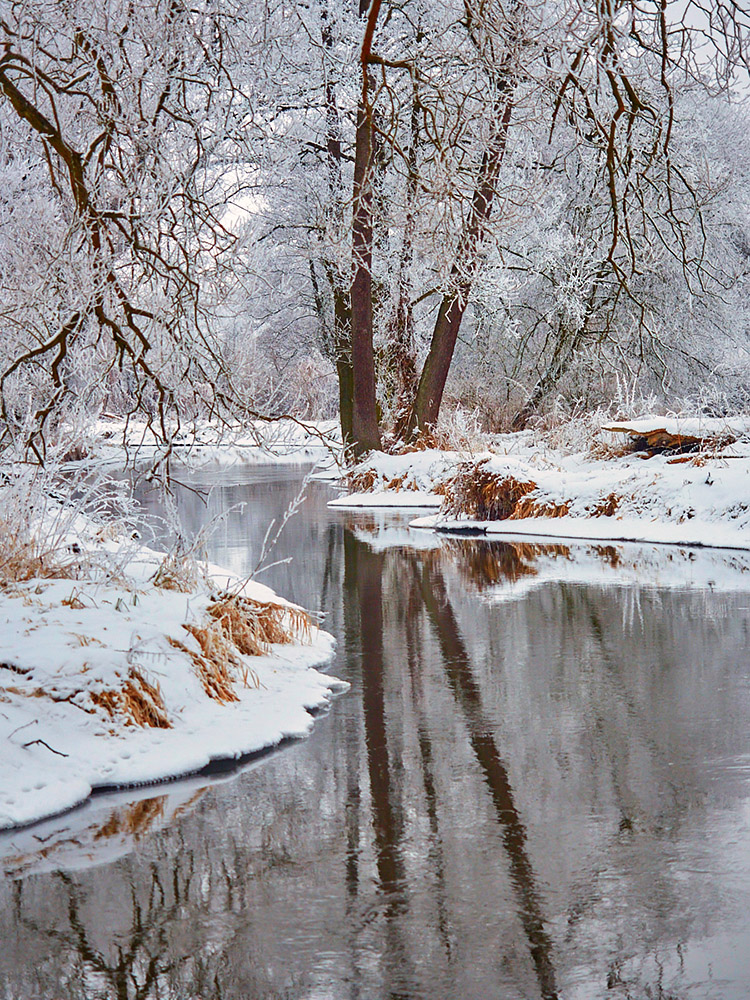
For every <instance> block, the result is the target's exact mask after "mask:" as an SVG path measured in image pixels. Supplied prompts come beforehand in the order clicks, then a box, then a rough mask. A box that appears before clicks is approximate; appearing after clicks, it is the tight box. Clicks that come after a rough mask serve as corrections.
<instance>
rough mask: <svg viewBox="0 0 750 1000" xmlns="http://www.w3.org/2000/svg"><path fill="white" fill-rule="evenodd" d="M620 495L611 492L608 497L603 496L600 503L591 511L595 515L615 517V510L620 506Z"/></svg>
mask: <svg viewBox="0 0 750 1000" xmlns="http://www.w3.org/2000/svg"><path fill="white" fill-rule="evenodd" d="M620 499H621V498H620V497H618V495H617V494H616V493H610V494H609V496H607V497H602V499H601V500H600V501H599V503H598V504H597V505H596V507H594V509H593V510H592V511H591V513H592V515H593V516H594V517H614V514H615V511H616V510H617V508H618V507H619V506H620Z"/></svg>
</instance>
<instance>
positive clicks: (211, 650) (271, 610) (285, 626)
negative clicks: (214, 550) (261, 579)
mask: <svg viewBox="0 0 750 1000" xmlns="http://www.w3.org/2000/svg"><path fill="white" fill-rule="evenodd" d="M207 614H208V617H209V622H208V623H207V624H206V625H191V624H186V625H183V628H184V629H185V631H187V632H189V633H190V634H191V635H192V636H193V638H194V639H195V640H196V642H197V643H198V646H199V647H200V653H198V652H196V651H195V650H192V649H190V648H189V647H188V646H186V645H185V644H184V643H182V642H180V641H179V640H178V639H170V640H169V641H170V643H171V644H172V646H174V647H175V649H179V650H181V651H182V652H184V653H186V654H187V655H188V656H190V658H191V659H192V661H193V664H194V666H195V671H196V674H197V676H198V679H199V680H200V682H201V684H202V685H203V690H204V691H205V692H206V694H207V695H208V697H209V698H213V699H214V700H215V701H219V702H222V703H226V702H232V701H238V697H237V694H236V693H235V691H234V685H235V683H236V682H237V681H241V682H242V684H244V686H245V687H254V688H257V687H260V679H259V677H258V675H257V674H256V673H255V671H254V670H253V669H252V668H251V667H250V666H249V665H248V664H247V663H245V662H243V660H242V658H241V657H242V656H260V655H262V654H264V653H267V652H268V651H269V649H270V647H271V645H273V644H278V643H281V644H287V643H291V642H305V641H309V639H310V618H309V616H308V615H307V614H306V612H304V611H303V610H302V609H301V608H293V607H285V606H283V605H281V604H264V603H262V602H260V601H254V600H252V599H251V598H248V597H242V596H241V595H238V594H225V595H223V596H222V597H221V598H220V599H219V600H217V601H214V602H213V603H212V604H210V605H209V607H208V611H207Z"/></svg>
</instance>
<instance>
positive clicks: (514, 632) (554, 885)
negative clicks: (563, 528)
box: [0, 470, 750, 1000]
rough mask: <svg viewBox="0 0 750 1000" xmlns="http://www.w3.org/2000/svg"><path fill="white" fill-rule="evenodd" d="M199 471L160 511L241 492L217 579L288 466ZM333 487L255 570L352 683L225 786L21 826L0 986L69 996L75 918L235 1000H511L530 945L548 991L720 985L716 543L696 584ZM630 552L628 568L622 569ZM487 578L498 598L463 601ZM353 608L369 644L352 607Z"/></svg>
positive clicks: (178, 982) (743, 652)
mask: <svg viewBox="0 0 750 1000" xmlns="http://www.w3.org/2000/svg"><path fill="white" fill-rule="evenodd" d="M193 485H194V484H193ZM216 486H217V488H216V490H215V493H214V496H213V497H212V499H211V501H210V504H209V509H208V510H206V508H205V507H204V505H203V504H202V503H201V502H200V501H199V500H198V498H197V497H196V496H195V495H194V494H191V493H189V492H185V493H184V494H183V493H181V494H180V503H181V505H182V506H181V516H182V517H183V519H184V521H185V527H186V529H187V530H188V531H189V532H190V531H195V530H196V529H197V528H198V527H199V526H200V524H201V523H202V519H205V518H206V517H210V516H212V514H213V513H214V512H215V510H217V509H218V503H224V502H231V503H234V502H235V501H238V500H243V499H245V500H248V505H247V506H246V507H245V509H244V511H242V512H239V511H237V512H235V513H233V514H232V515H231V516H230V517H229V518H228V520H227V521H226V522H225V523H224V524H222V525H221V527H220V528H219V529H218V531H217V533H216V534H215V535H214V536H213V539H212V541H211V542H210V543H209V555H210V557H211V559H212V560H214V561H217V562H221V561H223V562H227V561H229V560H228V558H225V556H231V559H233V560H235V559H236V560H237V564H238V568H239V567H240V565H241V564H242V563H243V561H244V562H245V564H249V563H250V562H251V561H252V560H253V559H254V558H256V557H257V553H258V551H259V547H260V545H261V544H262V539H263V536H264V534H265V531H266V526H267V524H268V522H269V521H270V520H272V519H273V518H278V517H279V515H280V513H281V512H283V510H284V508H285V507H286V504H287V503H288V501H289V499H290V498H291V497H292V496H294V494H295V492H296V486H297V483H296V480H295V477H294V474H293V473H290V472H288V471H279V470H276V471H275V472H274V473H273V474H272V475H268V476H264V475H260V476H259V477H258V479H257V480H253V479H252V476H251V477H250V478H249V482H248V483H247V484H246V485H245V486H243V485H241V484H237V483H235V484H230V483H227V482H226V481H225V482H224V483H218V484H216ZM222 491H223V492H222ZM330 495H331V494H330V492H329V491H328V490H327V488H325V487H322V486H320V485H317V486H314V487H311V490H310V496H309V500H308V503H307V504H306V506H305V508H304V509H303V510H302V511H300V513H299V514H298V515H296V516H295V517H294V518H293V519H292V520H291V521H290V522H289V524H288V525H287V528H286V529H285V531H284V533H283V534H282V536H281V538H280V539H279V543H278V546H277V551H276V556H277V558H280V559H282V558H285V557H286V556H289V555H291V556H293V557H294V562H293V563H291V564H286V563H285V564H283V565H280V566H277V567H274V568H272V569H271V570H269V572H268V574H267V575H266V580H267V582H268V583H270V584H271V585H272V586H275V587H276V588H277V589H279V590H280V591H281V592H282V593H284V594H285V595H287V596H292V597H293V598H294V599H296V600H298V601H300V602H301V603H304V604H306V605H307V606H308V607H321V608H324V609H325V610H326V611H327V612H328V618H327V626H328V627H329V628H330V629H331V630H332V631H334V632H336V633H337V635H338V636H339V639H340V642H339V650H338V659H337V661H336V663H335V664H334V665H333V667H332V669H333V672H334V673H336V675H337V676H342V677H346V678H348V679H349V680H350V681H351V682H352V691H351V692H350V693H349V694H347V695H345V696H343V697H341V698H340V699H338V700H337V701H336V702H335V703H334V705H333V708H332V711H331V713H330V715H329V716H327V717H326V718H324V719H322V720H320V721H319V722H318V723H317V725H316V727H315V729H314V731H313V733H312V735H311V736H310V738H309V739H307V740H305V741H303V742H300V743H298V744H295V745H293V746H291V747H288V748H287V749H285V750H283V751H281V752H279V753H276V754H274V755H272V756H271V757H269V758H268V759H266V760H264V761H262V762H258V763H257V764H255V765H254V766H252V767H251V768H249V769H246V770H245V771H244V772H243V773H241V774H240V775H238V776H234V777H231V778H229V779H226V780H223V781H221V782H220V783H209V785H208V787H205V780H204V779H197V780H196V779H194V783H193V785H190V786H185V787H183V786H182V785H181V784H176V785H168V786H161V787H159V788H155V789H153V790H152V791H151V792H150V793H148V794H151V795H153V797H154V800H155V802H156V803H157V805H155V806H154V807H153V808H152V809H151V810H149V809H148V808H146V807H142V808H138V801H135V802H134V801H133V799H132V798H129V797H128V795H127V794H126V795H123V796H121V797H118V799H117V800H116V801H114V802H107V801H106V800H104V801H100V802H98V803H97V802H94V803H92V804H91V805H90V807H89V808H88V809H87V810H79V811H78V812H76V813H72V814H70V815H68V816H65V817H60V818H59V819H58V820H57V821H54V822H52V821H51V822H50V824H47V825H46V826H45V827H44V828H38V829H31V830H28V831H22V832H20V833H19V834H17V835H16V836H17V838H18V841H19V847H22V848H23V850H24V851H25V852H27V853H33V852H34V851H37V852H39V851H40V850H41V851H44V852H45V854H46V856H45V857H41V856H40V860H39V863H38V865H37V867H36V868H35V869H34V868H32V869H31V870H30V872H29V874H27V875H25V876H24V874H23V870H21V871H19V870H18V869H16V870H15V874H16V875H17V876H19V877H18V879H17V881H16V882H14V881H13V880H12V879H6V880H5V881H0V938H1V939H2V940H3V942H4V945H3V949H1V950H0V982H2V983H3V986H4V989H5V991H6V995H7V997H9V998H11V997H12V998H14V1000H15V998H18V1000H20V998H21V997H24V998H26V997H28V996H35V995H39V996H59V997H68V996H78V995H80V996H84V995H85V994H84V993H83V992H80V993H76V992H75V986H74V985H71V984H74V983H75V982H76V981H77V980H76V977H75V972H76V970H78V969H79V968H80V967H81V963H82V962H83V964H84V965H85V962H84V960H83V959H81V958H80V953H79V950H78V949H79V948H80V940H81V938H80V934H81V933H83V934H84V936H85V939H86V941H87V942H88V943H89V944H90V945H91V946H92V947H94V946H95V947H96V949H98V951H97V954H100V955H102V956H104V957H106V958H107V960H108V961H109V962H110V963H112V962H116V961H117V958H118V954H119V952H118V948H119V949H121V952H122V954H125V955H127V954H129V950H128V949H130V948H131V946H133V947H136V946H137V948H138V949H141V951H139V952H138V954H139V956H140V958H139V961H140V962H141V965H140V966H139V967H138V969H137V970H136V974H137V977H140V980H139V981H142V978H143V970H145V969H147V968H148V963H149V961H151V960H152V959H154V958H155V960H157V963H160V968H162V969H166V967H167V966H168V965H170V964H171V966H172V967H173V971H172V972H167V971H163V972H162V973H161V974H160V975H161V976H162V978H161V980H160V987H159V989H160V992H159V993H158V995H159V996H160V997H168V998H170V1000H177V998H178V997H180V998H182V997H185V996H191V995H197V996H201V998H202V1000H203V998H213V997H214V996H216V995H217V994H216V993H215V992H213V986H212V985H211V984H212V983H213V982H214V980H215V979H217V980H218V982H219V983H220V984H221V987H222V991H223V995H224V996H237V997H241V996H248V997H250V996H252V997H254V998H256V997H257V998H258V1000H271V998H274V1000H275V998H278V996H280V995H282V996H286V997H288V998H289V1000H303V998H305V1000H307V998H310V997H326V998H331V1000H339V998H341V1000H350V998H354V997H356V996H359V997H360V998H362V1000H365V998H368V997H381V996H382V997H388V996H389V995H392V996H396V995H402V996H408V997H410V998H415V1000H417V998H420V1000H421V998H427V997H429V998H430V1000H454V998H455V997H461V1000H487V998H489V997H491V998H493V1000H494V998H499V1000H506V998H507V1000H516V998H517V997H523V998H524V1000H526V998H527V997H529V998H535V997H537V996H538V995H539V978H540V977H539V975H538V974H535V971H534V963H533V959H532V957H531V950H530V946H529V939H530V938H531V937H532V936H534V935H536V940H537V941H541V942H542V944H544V943H545V936H546V938H547V939H548V940H549V942H551V946H550V949H549V954H548V955H547V959H548V960H549V961H550V962H551V964H552V967H553V972H554V976H555V979H556V982H557V985H558V987H559V990H560V992H561V993H562V995H563V996H564V997H565V998H566V1000H583V998H591V1000H602V997H604V996H611V997H613V998H615V1000H625V998H626V997H628V995H629V996H630V998H631V1000H642V998H645V997H646V996H647V992H646V990H647V988H648V989H649V990H651V994H652V996H654V997H655V996H658V995H659V993H658V990H657V984H658V983H659V982H661V984H662V986H663V994H662V995H663V996H664V997H666V996H670V995H671V996H679V998H680V1000H699V998H700V1000H707V998H708V1000H710V998H719V997H721V998H722V1000H740V998H742V1000H746V997H747V996H748V995H750V968H747V967H746V965H747V963H745V962H743V961H742V959H743V957H744V955H745V954H746V952H747V945H748V944H750V831H749V826H750V795H749V794H748V792H749V791H750V785H749V783H748V779H750V726H748V718H749V717H750V686H749V685H748V664H747V649H748V641H747V637H748V635H747V634H748V630H749V628H748V626H749V623H750V612H748V610H747V609H748V607H749V606H750V599H748V596H747V595H746V594H745V593H743V592H742V591H741V590H739V589H738V588H739V587H740V586H741V585H744V580H745V578H746V576H747V574H746V573H744V572H743V570H742V565H741V563H737V562H735V563H732V562H731V560H732V559H733V558H734V557H735V554H732V553H724V554H722V555H721V558H722V559H725V560H728V561H727V562H726V564H722V565H724V570H723V571H722V572H724V573H725V576H724V577H723V578H724V579H725V581H726V580H729V578H730V577H731V578H732V579H734V577H736V580H737V581H739V582H738V583H737V585H736V586H735V585H732V586H730V585H729V584H728V583H726V582H725V584H724V585H723V589H722V590H721V591H719V589H718V588H715V589H714V591H713V592H712V591H710V590H701V589H699V588H698V587H697V586H696V585H695V584H696V583H697V581H698V579H699V578H700V576H701V574H703V577H704V578H708V577H709V576H710V577H711V578H713V577H714V576H717V574H718V575H721V574H719V570H720V569H721V565H720V564H717V563H712V562H711V559H712V558H714V557H716V556H717V554H716V553H706V552H697V553H694V555H695V559H691V558H690V557H689V554H688V555H687V556H686V557H685V560H686V561H685V562H682V561H681V558H682V557H681V556H680V555H679V553H678V552H677V551H676V550H673V549H670V548H662V549H660V548H659V547H656V546H643V547H637V546H618V547H617V552H616V553H614V554H613V552H611V551H606V552H604V553H601V552H597V551H596V547H593V546H590V545H583V546H575V545H570V546H568V547H565V546H557V547H556V548H557V552H555V550H554V547H551V546H549V545H547V546H536V547H532V546H529V544H528V543H524V545H523V546H522V547H520V548H519V549H518V550H514V549H512V548H510V547H509V546H508V544H507V543H497V542H493V543H489V542H486V541H485V542H481V541H480V542H472V543H469V542H468V541H465V540H464V541H463V542H462V544H461V545H456V544H455V543H454V542H452V541H451V540H447V539H436V538H435V536H433V535H428V534H427V533H424V532H420V533H419V534H418V535H417V534H416V533H414V534H415V537H416V540H417V545H416V547H412V546H410V545H409V543H408V539H409V537H410V535H411V534H412V533H410V532H408V531H407V530H406V529H405V528H404V526H403V522H401V521H400V520H399V519H398V517H392V515H390V514H382V513H378V514H377V515H376V516H372V515H369V514H367V513H363V514H355V515H351V514H350V513H349V512H342V511H331V510H329V509H327V508H326V500H327V499H328V497H329V496H330ZM251 515H252V516H251ZM345 526H346V527H345ZM427 538H429V539H430V546H429V547H428V548H422V545H423V542H424V540H425V539H427ZM389 539H390V540H391V541H393V542H394V546H393V547H389V546H388V544H387V543H388V540H389ZM472 546H473V547H472ZM551 550H552V551H551ZM222 553H223V554H224V555H222ZM556 563H557V568H555V564H556ZM521 564H523V565H525V566H526V567H527V570H528V571H523V570H521V569H520V568H519V567H520V565H521ZM639 564H640V565H641V567H642V575H643V576H644V577H645V580H643V579H642V580H640V581H638V580H637V575H636V576H631V577H628V576H627V574H633V573H634V567H635V568H637V566H638V565H639ZM700 566H704V567H707V568H706V569H705V572H704V570H702V569H700ZM576 567H577V568H576ZM623 567H625V568H624V569H623ZM688 569H689V571H690V572H691V573H692V574H693V576H692V580H693V586H692V587H690V588H687V587H684V586H680V583H679V581H680V579H681V576H682V574H683V573H685V572H687V570H688ZM503 572H506V573H510V574H511V576H513V578H514V579H515V581H516V583H517V584H519V585H520V589H518V590H517V591H514V599H513V600H502V601H494V600H485V599H484V598H485V597H486V596H489V597H492V595H494V594H495V592H496V591H497V590H498V589H500V590H502V588H503V587H504V586H505V584H504V583H503V579H502V573H503ZM572 572H576V573H577V574H578V576H577V577H576V578H573V577H571V576H570V574H571V573H572ZM519 574H520V575H519ZM618 574H619V575H618ZM587 577H588V579H587ZM657 578H658V579H660V580H667V579H671V580H672V583H670V584H669V586H665V587H657V586H655V582H656V580H657ZM262 579H263V577H262ZM530 580H535V581H536V582H535V583H534V585H533V586H532V587H529V586H527V581H530ZM612 582H614V583H615V585H614V586H611V585H609V584H610V583H612ZM488 583H489V586H488ZM511 583H512V581H511ZM511 583H509V584H508V586H510V585H511ZM516 583H512V586H513V587H515V586H516ZM286 584H288V587H287V586H286ZM523 587H525V588H526V589H523ZM363 595H366V600H365V599H364V598H363ZM378 595H380V599H378ZM430 595H432V599H431V600H429V598H430ZM379 615H382V622H383V627H382V635H381V633H380V632H379V631H378V629H374V630H373V629H372V628H370V631H369V639H368V641H369V643H370V647H371V648H370V651H369V658H368V656H365V654H364V652H363V639H362V633H363V622H364V623H365V624H366V625H367V624H369V626H372V623H373V622H375V623H378V622H379V620H380V619H379ZM373 632H374V634H373ZM506 786H507V787H506ZM204 788H205V791H203V789H204ZM194 792H199V793H200V794H198V795H194V794H193V793H194ZM144 797H146V792H145V790H144V791H141V792H139V793H138V795H137V796H133V798H135V799H139V798H140V799H144ZM134 816H140V817H145V818H146V819H147V820H148V822H146V821H145V820H144V821H143V822H142V825H140V826H139V825H137V824H136V823H135V822H134V819H133V817H134ZM129 823H130V826H132V827H133V830H132V831H131V833H130V834H128V832H127V831H128V828H129V827H128V824H129ZM378 823H380V824H381V827H380V829H379V830H378ZM384 826H385V827H387V830H385V832H384V829H383V827H384ZM386 834H387V835H386ZM37 837H38V838H39V839H38V840H37V839H36V838H37ZM40 845H42V846H41V847H40ZM56 845H59V846H56ZM389 866H390V867H389ZM55 868H60V869H62V870H63V872H67V873H68V875H67V877H68V878H69V882H68V883H66V882H65V881H64V880H63V879H61V878H60V877H59V876H57V875H54V874H52V872H54V870H55ZM389 870H390V871H392V872H394V873H395V874H396V875H397V876H398V878H396V879H395V880H394V884H392V885H388V884H386V883H385V876H386V875H387V873H388V871H389ZM34 871H36V872H37V873H36V874H33V872H34ZM154 878H156V879H157V880H158V886H157V885H156V884H155V883H154V881H153V879H154ZM16 893H20V895H19V896H16V895H14V894H16ZM176 894H177V895H176ZM19 898H20V899H21V900H22V905H20V904H18V905H19V907H20V908H18V909H16V906H17V903H16V900H17V899H19ZM134 901H135V902H137V904H138V911H137V913H136V910H135V909H134V905H135V903H134ZM73 903H75V905H76V907H77V909H75V913H76V914H77V919H78V920H79V925H77V928H78V929H76V927H72V926H71V923H70V913H71V906H72V905H73ZM524 907H525V919H524V912H523V911H524ZM20 918H23V919H20ZM537 918H538V919H540V920H541V921H542V928H541V931H542V932H541V933H538V932H537V930H535V926H534V921H535V920H536V919H537ZM134 942H135V944H134ZM196 956H200V957H201V961H204V962H205V963H206V971H205V978H204V979H202V980H201V979H200V976H199V972H200V969H199V968H198V966H197V964H196ZM709 966H710V969H709ZM71 970H72V971H71ZM660 970H661V971H660ZM97 975H100V974H98V973H97ZM201 975H202V973H201ZM45 976H47V977H48V978H46V979H45V978H44V977H45ZM63 976H68V977H69V978H68V979H67V985H66V984H65V983H63V981H62V980H63ZM170 977H171V978H170ZM608 978H609V980H610V982H611V987H610V988H609V989H608V988H607V980H608ZM722 979H724V980H727V981H728V985H726V987H724V986H722V985H721V980H722ZM97 982H99V980H97ZM42 986H44V988H42ZM355 987H356V988H355ZM103 990H104V988H103V987H102V988H101V992H103ZM92 992H93V991H92ZM103 995H107V996H109V995H114V991H111V993H110V994H106V993H103ZM147 995H151V996H154V995H156V994H155V993H151V994H147Z"/></svg>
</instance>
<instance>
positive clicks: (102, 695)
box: [91, 667, 172, 729]
mask: <svg viewBox="0 0 750 1000" xmlns="http://www.w3.org/2000/svg"><path fill="white" fill-rule="evenodd" d="M91 700H92V701H93V703H94V704H95V705H96V706H97V707H98V708H103V709H104V711H105V712H107V714H108V715H109V716H110V718H113V719H114V718H116V717H117V716H118V715H124V716H125V719H126V725H127V724H129V725H135V726H141V727H143V728H151V729H171V728H172V723H171V722H170V721H169V717H168V715H167V709H166V706H165V705H164V699H163V697H162V693H161V689H160V688H159V685H158V684H156V683H153V684H152V683H151V681H148V680H146V678H145V677H144V676H143V674H142V673H141V672H140V670H138V668H137V667H130V669H129V670H128V676H127V679H126V681H125V683H124V684H123V685H122V688H121V689H120V690H119V691H118V690H115V689H105V690H103V691H92V692H91Z"/></svg>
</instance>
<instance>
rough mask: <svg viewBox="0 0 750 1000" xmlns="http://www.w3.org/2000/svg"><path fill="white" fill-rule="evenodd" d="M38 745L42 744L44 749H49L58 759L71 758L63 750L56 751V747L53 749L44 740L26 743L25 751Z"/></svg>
mask: <svg viewBox="0 0 750 1000" xmlns="http://www.w3.org/2000/svg"><path fill="white" fill-rule="evenodd" d="M36 743H41V744H42V746H43V747H47V749H48V750H51V751H52V753H56V754H57V756H58V757H70V754H69V753H63V752H62V750H55V748H54V747H51V746H50V745H49V743H45V742H44V740H30V741H29V742H28V743H24V749H25V748H26V747H33V746H34V744H36Z"/></svg>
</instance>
